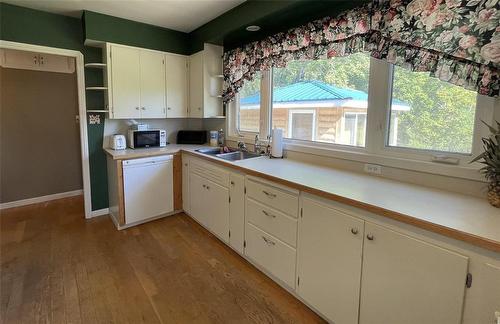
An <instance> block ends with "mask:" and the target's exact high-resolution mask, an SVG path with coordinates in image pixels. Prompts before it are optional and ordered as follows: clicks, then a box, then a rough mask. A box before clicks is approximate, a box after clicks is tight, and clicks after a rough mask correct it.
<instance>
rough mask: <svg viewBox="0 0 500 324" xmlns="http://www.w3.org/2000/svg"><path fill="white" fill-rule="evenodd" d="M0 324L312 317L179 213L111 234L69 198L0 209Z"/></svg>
mask: <svg viewBox="0 0 500 324" xmlns="http://www.w3.org/2000/svg"><path fill="white" fill-rule="evenodd" d="M1 213H2V215H1V217H0V218H1V251H0V252H1V255H0V258H1V271H2V272H1V287H0V288H1V309H0V310H1V313H0V315H1V319H2V320H1V321H0V322H2V323H318V322H323V321H322V320H321V319H320V318H319V317H318V316H317V315H315V314H314V313H313V312H312V311H311V310H309V309H308V308H307V307H306V306H304V305H303V304H302V303H300V302H299V301H298V300H296V299H295V298H294V297H292V296H291V295H290V294H288V293H287V292H286V291H285V290H283V289H282V288H281V287H279V286H278V285H277V284H275V283H274V282H273V281H271V280H270V279H268V278H267V277H266V276H265V275H263V274H262V273H260V272H259V271H258V270H256V269H255V268H254V267H253V266H251V265H250V264H249V263H248V262H246V261H245V260H244V259H242V258H241V257H239V256H238V255H237V254H236V253H235V252H233V251H232V250H231V249H230V248H228V247H227V246H225V245H224V244H223V243H221V242H220V241H218V240H217V239H215V238H214V237H213V236H212V235H211V234H209V233H208V232H207V231H206V230H204V229H203V228H202V227H201V226H199V225H198V224H196V223H195V222H194V221H193V220H191V219H190V218H189V217H188V216H186V215H184V214H180V215H176V216H171V217H168V218H165V219H162V220H158V221H155V222H151V223H148V224H145V225H142V226H138V227H135V228H131V229H128V230H123V231H120V232H119V231H117V230H116V229H115V227H114V226H113V224H112V222H111V220H110V219H109V218H108V217H107V216H102V217H97V218H94V219H91V220H88V221H85V220H84V219H83V200H82V198H81V197H73V198H67V199H62V200H59V201H53V202H50V203H43V204H37V205H31V206H26V207H21V208H15V209H10V210H5V211H2V212H1Z"/></svg>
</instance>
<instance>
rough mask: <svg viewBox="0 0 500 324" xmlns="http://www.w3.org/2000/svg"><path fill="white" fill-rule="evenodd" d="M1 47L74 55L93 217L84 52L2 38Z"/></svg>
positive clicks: (86, 193)
mask: <svg viewBox="0 0 500 324" xmlns="http://www.w3.org/2000/svg"><path fill="white" fill-rule="evenodd" d="M0 48H5V49H12V50H20V51H30V52H38V53H44V54H54V55H62V56H69V57H74V58H75V62H76V80H77V87H78V112H79V116H80V147H81V155H82V177H83V199H84V206H85V218H91V217H92V200H91V195H90V194H91V193H90V166H89V146H88V143H89V142H88V134H87V108H86V107H87V106H86V104H85V76H84V73H85V72H84V62H83V54H82V53H81V52H79V51H73V50H68V49H62V48H56V47H47V46H40V45H32V44H25V43H18V42H10V41H3V40H0Z"/></svg>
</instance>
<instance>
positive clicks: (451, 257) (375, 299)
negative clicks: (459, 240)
mask: <svg viewBox="0 0 500 324" xmlns="http://www.w3.org/2000/svg"><path fill="white" fill-rule="evenodd" d="M467 269H468V257H465V256H463V255H460V254H458V253H455V252H453V251H449V250H446V249H444V248H441V247H439V246H435V245H433V244H429V243H426V242H423V241H420V240H417V239H415V238H412V237H409V236H406V235H403V234H401V233H398V232H395V231H392V230H390V229H388V228H385V227H382V226H379V225H375V224H373V223H370V222H366V223H365V244H364V251H363V274H362V280H361V302H360V316H359V323H360V324H387V323H406V324H422V323H439V324H459V323H461V320H462V308H463V303H464V294H465V279H466V275H467Z"/></svg>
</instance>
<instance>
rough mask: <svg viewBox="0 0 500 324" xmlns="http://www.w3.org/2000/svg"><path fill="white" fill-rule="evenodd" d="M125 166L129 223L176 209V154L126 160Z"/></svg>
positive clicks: (124, 185)
mask: <svg viewBox="0 0 500 324" xmlns="http://www.w3.org/2000/svg"><path fill="white" fill-rule="evenodd" d="M122 166H123V192H124V198H125V223H126V224H132V223H137V222H141V221H144V220H147V219H149V218H152V217H155V216H160V215H162V214H166V213H169V212H172V211H173V210H174V190H173V186H174V185H173V156H172V155H163V156H156V157H148V158H141V159H133V160H125V161H123V164H122Z"/></svg>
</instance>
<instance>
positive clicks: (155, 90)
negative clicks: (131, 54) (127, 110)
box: [140, 51, 166, 118]
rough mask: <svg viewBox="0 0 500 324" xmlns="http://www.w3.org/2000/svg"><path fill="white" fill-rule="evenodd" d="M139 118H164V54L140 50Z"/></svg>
mask: <svg viewBox="0 0 500 324" xmlns="http://www.w3.org/2000/svg"><path fill="white" fill-rule="evenodd" d="M140 70H141V118H165V116H166V109H165V56H164V54H163V53H159V52H153V51H140Z"/></svg>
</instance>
